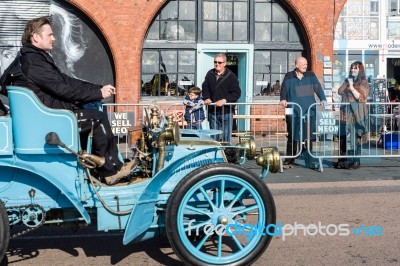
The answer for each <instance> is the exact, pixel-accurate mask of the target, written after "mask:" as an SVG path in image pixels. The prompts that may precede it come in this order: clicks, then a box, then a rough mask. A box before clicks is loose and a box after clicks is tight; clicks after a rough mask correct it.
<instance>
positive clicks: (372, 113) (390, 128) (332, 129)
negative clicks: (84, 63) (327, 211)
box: [103, 102, 400, 171]
mask: <svg viewBox="0 0 400 266" xmlns="http://www.w3.org/2000/svg"><path fill="white" fill-rule="evenodd" d="M214 107H215V106H214V104H211V105H207V106H204V115H205V117H204V120H202V123H201V126H202V128H203V130H208V129H210V123H209V121H208V120H209V116H210V115H214V116H218V115H222V116H224V115H226V114H229V113H231V114H232V116H231V117H230V119H231V120H230V121H229V123H230V124H229V123H228V124H224V123H222V125H221V126H222V131H223V130H224V129H225V127H226V126H231V127H232V132H231V134H230V138H231V139H230V141H229V140H227V139H226V137H225V136H224V135H223V134H220V135H218V134H217V135H214V136H212V137H214V138H215V139H216V140H218V141H221V142H230V143H231V144H232V145H236V143H238V142H239V138H240V137H241V136H252V137H253V138H254V140H255V142H256V145H257V151H259V148H260V147H266V146H275V147H277V148H278V150H279V152H280V154H281V162H283V160H284V159H286V158H288V159H289V158H297V157H299V156H300V155H301V153H302V151H303V152H304V151H305V147H307V152H308V153H309V155H311V157H312V158H314V159H315V160H318V162H319V166H320V170H321V171H323V167H322V166H323V161H324V160H325V159H334V160H336V159H340V158H347V159H351V158H366V157H370V158H380V157H400V149H398V148H400V145H399V144H398V143H399V140H400V135H399V133H398V128H399V126H400V111H399V107H400V104H399V103H367V104H366V108H365V115H366V119H365V121H366V122H365V129H364V130H360V128H359V127H358V126H357V127H354V126H353V122H354V118H351V119H352V120H351V121H349V119H350V117H351V116H343V115H342V117H341V116H340V113H341V111H340V110H342V113H343V114H350V113H351V111H352V109H351V108H353V107H354V106H352V105H351V104H349V103H329V104H328V105H327V106H326V107H325V108H324V107H322V106H321V105H320V104H319V103H317V104H314V105H312V106H311V107H310V108H309V109H308V110H307V111H306V112H305V113H306V115H304V116H303V115H300V114H302V113H303V111H302V110H301V108H300V106H299V105H297V104H295V103H288V108H285V107H282V106H280V105H279V103H277V102H252V103H234V104H226V107H225V108H226V109H222V110H223V111H222V112H221V114H219V113H217V111H216V109H215V108H214ZM103 108H104V109H106V110H107V113H108V118H109V121H110V123H111V127H112V129H113V132H114V134H115V135H116V136H117V138H118V145H119V147H120V150H121V153H122V154H123V157H124V158H128V157H129V156H130V154H131V147H130V145H131V144H129V141H128V132H129V130H136V129H139V130H141V128H142V127H143V125H144V124H151V123H152V117H151V109H152V108H157V109H158V110H159V112H160V114H161V115H162V116H163V117H166V116H169V115H171V116H173V117H174V119H175V121H177V122H178V125H179V127H180V128H181V129H190V127H191V125H193V124H195V123H194V122H195V121H197V120H196V117H194V116H191V119H193V120H190V121H186V120H185V106H184V105H183V104H170V103H168V102H164V103H162V102H161V103H157V105H154V104H153V103H151V104H104V106H103ZM188 122H189V123H188ZM306 140H307V141H306ZM310 140H311V141H310ZM340 145H342V149H341V148H340ZM294 147H295V148H294ZM281 165H282V164H281ZM281 171H283V169H282V166H281Z"/></svg>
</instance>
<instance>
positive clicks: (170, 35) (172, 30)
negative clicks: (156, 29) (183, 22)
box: [162, 21, 182, 40]
mask: <svg viewBox="0 0 400 266" xmlns="http://www.w3.org/2000/svg"><path fill="white" fill-rule="evenodd" d="M181 31H182V29H181V28H180V27H178V22H176V21H164V23H163V26H162V32H163V33H162V36H163V37H164V36H165V38H163V39H167V40H178V36H179V33H180V32H181Z"/></svg>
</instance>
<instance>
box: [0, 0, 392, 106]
mask: <svg viewBox="0 0 400 266" xmlns="http://www.w3.org/2000/svg"><path fill="white" fill-rule="evenodd" d="M399 10H400V9H399V3H398V1H397V0H385V1H378V0H347V1H346V0H322V1H314V0H307V1H306V0H296V1H293V0H281V1H265V0H236V1H233V0H197V1H196V0H174V1H159V0H158V1H156V0H147V1H145V0H132V1H128V0H104V1H97V0H31V1H23V0H2V1H1V2H0V50H1V51H2V57H1V69H2V71H3V69H4V68H5V66H6V65H7V60H8V61H9V59H10V58H12V56H10V55H9V54H10V53H12V52H14V53H15V50H17V49H18V46H19V45H20V44H16V42H15V40H18V39H19V38H20V34H21V33H22V31H21V29H22V27H23V25H24V23H25V21H26V20H28V19H30V18H32V17H35V16H39V15H49V14H51V15H52V17H53V21H54V22H55V27H54V28H55V29H54V31H55V34H56V37H57V40H58V42H57V45H56V48H55V49H54V51H53V52H52V55H53V57H54V58H55V60H56V62H57V64H58V65H59V66H60V68H61V69H62V70H63V71H64V72H67V73H68V74H71V75H74V76H76V77H78V78H83V79H87V80H90V81H93V82H97V83H113V84H115V85H116V87H117V89H118V92H117V95H116V99H115V102H117V103H137V102H141V101H157V102H160V101H161V102H174V101H175V102H177V101H179V102H180V101H181V98H180V97H181V95H183V94H184V93H185V91H186V90H187V89H188V88H189V87H190V86H191V85H197V86H201V83H202V79H203V77H204V75H205V73H206V71H207V70H208V69H210V68H212V67H213V66H212V57H213V55H215V54H216V53H217V52H225V53H227V55H228V65H229V67H230V68H231V69H232V70H233V71H234V72H235V73H236V74H237V76H238V77H239V80H240V85H241V87H242V91H243V96H242V98H241V101H242V102H251V101H257V100H260V99H261V100H265V99H271V100H277V99H278V97H277V96H275V95H274V94H275V93H274V92H273V91H272V90H271V89H272V87H271V84H274V83H275V81H276V80H280V81H282V79H283V76H284V74H285V73H286V72H287V71H289V70H292V69H293V68H294V62H293V61H294V58H295V57H297V56H298V55H303V56H305V57H306V58H308V60H309V69H311V70H313V71H314V72H315V73H316V74H317V76H318V77H319V79H320V80H321V83H323V85H324V87H325V89H326V91H327V96H328V98H329V97H331V95H332V93H331V89H334V88H335V86H336V85H337V84H335V82H336V83H340V82H342V81H343V78H344V77H345V76H346V73H347V72H348V66H349V64H350V63H351V62H352V61H354V60H362V61H364V62H365V63H366V66H367V71H368V74H369V75H370V76H371V77H372V78H380V79H385V80H386V79H400V76H399V77H397V75H400V74H397V73H400V71H399V69H397V68H400V44H397V43H396V41H397V40H398V39H400V21H399V18H400V17H399V14H400V12H399ZM68 21H69V22H68ZM67 22H68V23H67ZM66 25H68V26H70V27H71V29H70V30H69V32H70V35H71V36H72V37H71V40H72V42H71V41H65V40H63V38H64V36H65V35H66V32H65V31H64V30H65V28H66ZM386 26H387V28H388V29H386ZM71 43H72V44H71ZM79 43H83V45H81V46H79V45H78V44H79ZM10 47H11V48H16V49H14V51H8V50H10V49H11V48H10ZM327 67H328V68H332V69H331V70H329V71H326V69H325V68H327ZM329 75H330V77H329ZM327 76H328V77H327ZM262 94H263V95H265V94H267V95H268V97H267V98H265V97H262V96H261V95H262ZM166 96H168V97H166ZM333 98H334V97H333Z"/></svg>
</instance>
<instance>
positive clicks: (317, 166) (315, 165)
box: [307, 163, 319, 170]
mask: <svg viewBox="0 0 400 266" xmlns="http://www.w3.org/2000/svg"><path fill="white" fill-rule="evenodd" d="M307 166H308V168H310V169H313V170H319V165H318V164H317V163H309V164H308V165H307Z"/></svg>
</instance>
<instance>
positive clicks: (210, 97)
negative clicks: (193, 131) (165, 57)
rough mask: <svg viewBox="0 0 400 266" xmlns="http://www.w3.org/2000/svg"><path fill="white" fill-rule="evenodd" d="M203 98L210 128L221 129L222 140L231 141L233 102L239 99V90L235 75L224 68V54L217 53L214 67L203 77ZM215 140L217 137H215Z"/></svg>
mask: <svg viewBox="0 0 400 266" xmlns="http://www.w3.org/2000/svg"><path fill="white" fill-rule="evenodd" d="M202 88H203V98H204V99H205V100H204V103H205V104H207V105H208V104H210V103H214V105H210V106H208V122H209V123H210V129H218V130H222V141H223V142H229V143H230V142H231V136H232V124H233V113H234V111H235V106H234V105H226V103H234V102H236V101H237V100H239V98H240V95H241V93H242V92H241V90H240V87H239V81H238V78H237V77H236V75H235V74H234V73H233V72H232V71H230V70H229V69H228V68H226V55H225V54H222V53H219V54H217V55H216V56H215V58H214V68H213V69H211V70H209V71H208V72H207V74H206V77H205V79H204V82H203V85H202ZM215 139H216V140H217V141H219V140H220V138H219V137H215Z"/></svg>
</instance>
